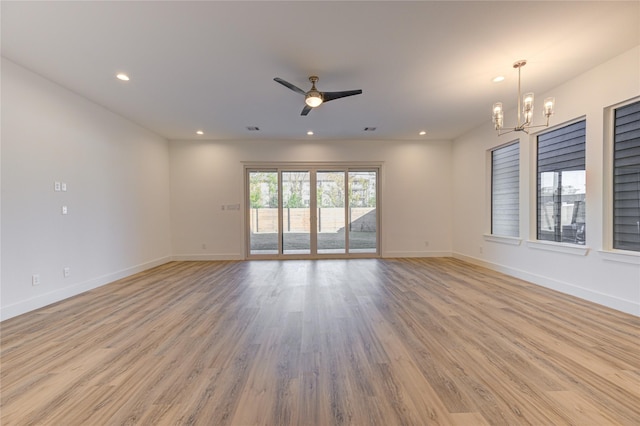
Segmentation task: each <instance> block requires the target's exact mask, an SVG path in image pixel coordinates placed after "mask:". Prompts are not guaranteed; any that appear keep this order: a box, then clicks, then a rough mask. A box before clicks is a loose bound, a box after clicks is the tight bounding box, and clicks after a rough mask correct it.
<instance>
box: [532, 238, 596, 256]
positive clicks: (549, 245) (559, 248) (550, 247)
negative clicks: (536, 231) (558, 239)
mask: <svg viewBox="0 0 640 426" xmlns="http://www.w3.org/2000/svg"><path fill="white" fill-rule="evenodd" d="M527 246H529V247H531V248H533V249H537V250H546V251H554V252H556V253H565V254H573V255H575V256H586V255H587V253H588V252H589V247H585V246H579V245H574V244H565V243H554V242H551V241H527Z"/></svg>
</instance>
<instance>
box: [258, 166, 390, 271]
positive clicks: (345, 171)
mask: <svg viewBox="0 0 640 426" xmlns="http://www.w3.org/2000/svg"><path fill="white" fill-rule="evenodd" d="M245 171H246V179H247V187H246V197H247V198H246V201H245V202H246V206H247V217H246V220H247V225H246V226H247V227H246V230H247V236H248V238H247V254H248V257H250V258H258V257H266V258H291V257H297V258H320V257H322V256H325V257H327V256H331V257H372V256H377V255H378V254H379V250H378V247H379V241H380V239H379V232H378V229H379V220H378V199H379V197H378V176H379V166H371V167H368V166H362V165H358V166H354V167H348V166H345V165H335V164H334V165H332V164H296V165H288V164H280V165H277V164H276V165H273V166H270V165H263V166H260V165H258V166H257V167H251V166H247V167H246V168H245Z"/></svg>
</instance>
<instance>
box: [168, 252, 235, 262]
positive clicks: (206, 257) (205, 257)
mask: <svg viewBox="0 0 640 426" xmlns="http://www.w3.org/2000/svg"><path fill="white" fill-rule="evenodd" d="M172 260H176V261H210V260H244V256H243V255H242V254H241V253H225V254H179V255H174V256H172Z"/></svg>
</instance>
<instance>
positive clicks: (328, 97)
mask: <svg viewBox="0 0 640 426" xmlns="http://www.w3.org/2000/svg"><path fill="white" fill-rule="evenodd" d="M274 80H275V81H277V82H278V83H280V84H282V85H283V86H285V87H288V88H289V89H291V90H293V91H294V92H296V93H300V94H301V95H304V103H305V106H304V108H302V112H301V113H300V115H307V114H309V111H311V110H312V109H313V108H315V107H317V106H320V105H321V104H322V103H323V102H329V101H332V100H334V99H339V98H346V97H347V96H353V95H360V94H361V93H362V90H345V91H342V92H320V91H319V90H318V89H316V83H317V82H318V80H319V79H318V77H316V76H315V75H312V76H311V77H309V81H310V82H311V90H309V91H308V92H305V91H304V90H302V89H301V88H299V87H297V86H294V85H293V84H291V83H289V82H288V81H285V80H283V79H281V78H279V77H276V78H274Z"/></svg>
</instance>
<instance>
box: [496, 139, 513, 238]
mask: <svg viewBox="0 0 640 426" xmlns="http://www.w3.org/2000/svg"><path fill="white" fill-rule="evenodd" d="M491 233H492V234H494V235H501V236H506V237H518V236H520V144H519V143H518V142H517V141H516V142H515V143H511V144H509V145H506V146H503V147H501V148H498V149H495V150H493V151H492V152H491Z"/></svg>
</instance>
